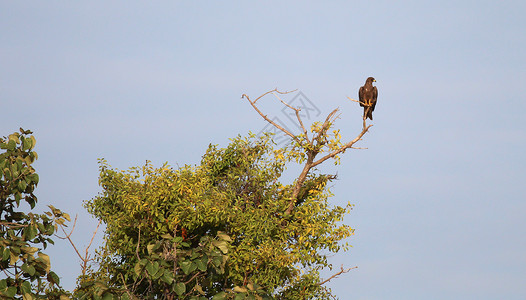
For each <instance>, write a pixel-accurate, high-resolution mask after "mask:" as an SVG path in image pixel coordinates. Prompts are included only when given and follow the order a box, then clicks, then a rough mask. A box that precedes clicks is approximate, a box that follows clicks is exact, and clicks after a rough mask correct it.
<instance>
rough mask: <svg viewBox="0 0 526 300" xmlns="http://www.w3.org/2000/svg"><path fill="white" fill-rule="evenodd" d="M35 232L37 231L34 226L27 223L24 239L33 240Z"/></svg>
mask: <svg viewBox="0 0 526 300" xmlns="http://www.w3.org/2000/svg"><path fill="white" fill-rule="evenodd" d="M37 233H38V231H37V228H36V226H35V225H29V226H27V227H26V228H25V230H24V238H25V239H26V241H31V240H33V239H34V238H35V236H36V235H37Z"/></svg>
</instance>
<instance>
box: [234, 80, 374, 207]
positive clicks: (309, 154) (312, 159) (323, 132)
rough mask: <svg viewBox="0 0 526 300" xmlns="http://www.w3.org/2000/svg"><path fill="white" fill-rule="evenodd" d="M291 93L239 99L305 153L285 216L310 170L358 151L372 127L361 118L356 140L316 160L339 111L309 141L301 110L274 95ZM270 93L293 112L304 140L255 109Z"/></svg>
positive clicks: (368, 107)
mask: <svg viewBox="0 0 526 300" xmlns="http://www.w3.org/2000/svg"><path fill="white" fill-rule="evenodd" d="M291 92H292V91H291ZM291 92H280V91H278V90H277V89H274V90H271V91H268V92H266V93H264V94H262V95H261V96H259V97H258V98H256V99H255V100H253V101H252V100H251V99H250V98H249V97H248V96H247V95H246V94H243V95H242V97H241V98H246V99H247V100H248V102H249V103H250V105H252V107H253V108H254V109H255V110H256V111H257V112H258V113H259V115H260V116H261V117H262V118H263V119H265V121H267V122H269V123H270V124H272V125H273V126H274V127H276V128H277V129H279V130H280V131H282V132H283V133H285V134H286V135H288V136H290V137H291V138H292V139H293V140H294V141H296V142H297V143H298V144H299V145H301V147H302V148H303V150H304V151H305V155H306V161H305V165H304V166H303V169H302V171H301V173H300V175H299V176H298V179H297V180H296V183H295V185H294V188H293V190H292V196H291V199H290V202H289V205H288V206H287V209H286V210H285V214H286V215H287V214H290V213H292V210H293V209H294V206H295V204H296V201H297V198H298V194H299V192H300V189H301V187H302V186H303V184H304V183H305V180H306V178H307V176H308V174H309V172H310V171H311V170H312V168H314V167H316V166H318V165H319V164H321V163H323V162H324V161H326V160H327V159H329V158H334V157H336V156H337V155H338V154H340V153H343V152H345V150H347V149H349V148H351V149H360V148H356V147H354V145H355V144H356V143H357V142H358V141H360V140H361V139H362V137H363V136H364V135H365V134H366V133H367V131H368V130H369V128H371V126H372V125H369V126H367V124H366V118H365V116H366V115H365V116H364V118H363V127H362V131H361V132H360V133H359V134H358V136H357V137H356V138H354V139H353V140H351V141H349V142H348V143H346V144H344V145H342V146H341V147H339V148H338V149H334V148H333V150H332V151H331V152H329V153H328V154H327V155H325V156H323V157H322V158H320V159H318V160H316V156H317V155H318V154H319V153H321V152H322V151H321V150H322V147H324V146H325V144H326V142H327V140H326V139H327V131H328V130H329V128H330V127H331V126H332V124H333V123H334V121H335V120H336V119H337V118H338V117H339V115H337V112H338V111H339V109H335V110H333V111H332V112H331V113H330V114H329V115H328V116H327V118H326V119H325V122H324V123H323V125H322V126H321V128H320V129H319V130H318V132H317V133H316V134H315V136H313V137H312V138H311V139H309V136H308V134H307V130H306V128H305V126H304V124H303V121H302V120H301V117H300V114H299V112H300V111H301V109H300V108H295V107H293V106H291V105H290V104H288V103H286V102H284V101H283V100H282V99H281V98H280V97H279V96H277V95H276V93H278V94H288V93H291ZM270 93H272V94H273V95H274V96H275V97H276V98H277V99H278V100H279V101H280V102H281V103H283V104H284V105H286V106H287V107H288V108H290V109H292V110H294V112H295V114H296V118H297V120H298V123H299V125H300V127H301V129H302V131H303V135H304V136H305V139H304V140H303V139H302V138H301V136H298V135H295V134H293V133H292V132H290V131H288V130H287V129H285V128H283V127H282V126H280V125H279V124H277V123H276V122H274V121H272V120H271V119H270V118H269V117H267V115H265V114H264V113H263V112H261V110H260V109H259V108H258V107H257V105H256V102H257V101H258V100H259V99H261V98H263V97H264V96H266V95H268V94H270ZM347 98H348V99H349V100H351V101H354V102H358V103H360V104H363V105H364V106H366V107H367V110H366V113H367V112H368V110H369V109H370V105H367V104H365V103H362V102H360V101H357V100H354V99H351V98H349V97H347Z"/></svg>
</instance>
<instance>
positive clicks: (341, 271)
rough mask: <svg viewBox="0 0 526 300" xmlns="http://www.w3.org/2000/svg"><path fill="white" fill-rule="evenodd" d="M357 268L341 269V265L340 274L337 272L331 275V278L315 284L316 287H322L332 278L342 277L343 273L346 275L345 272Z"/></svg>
mask: <svg viewBox="0 0 526 300" xmlns="http://www.w3.org/2000/svg"><path fill="white" fill-rule="evenodd" d="M357 268H358V266H356V267H352V268H348V269H343V265H342V266H341V270H340V272H338V273H336V274H334V275H332V276H331V277H329V278H327V279H325V280H324V281H322V282H318V283H316V285H324V284H326V283H327V282H329V281H331V280H332V279H334V278H336V277H338V276H340V275H342V274H343V273H347V272H349V271H350V270H353V269H357Z"/></svg>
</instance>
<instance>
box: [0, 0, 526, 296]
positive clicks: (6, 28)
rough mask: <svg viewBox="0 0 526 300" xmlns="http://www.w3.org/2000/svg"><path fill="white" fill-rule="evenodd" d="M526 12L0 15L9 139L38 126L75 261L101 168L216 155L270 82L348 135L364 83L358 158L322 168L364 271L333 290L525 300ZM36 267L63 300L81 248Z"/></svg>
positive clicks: (178, 6)
mask: <svg viewBox="0 0 526 300" xmlns="http://www.w3.org/2000/svg"><path fill="white" fill-rule="evenodd" d="M525 13H526V2H524V1H458V0H457V1H330V2H324V3H323V4H321V2H314V1H265V2H257V3H255V2H248V1H246V2H241V1H235V2H234V1H221V2H220V4H219V1H218V2H214V3H212V2H198V1H187V2H181V1H155V2H148V3H147V4H145V2H141V3H136V2H131V1H89V2H88V1H86V2H78V1H75V2H71V1H45V2H43V1H40V2H33V1H16V2H15V1H2V2H1V3H0V115H1V119H0V135H8V134H10V133H12V132H14V131H16V130H18V128H19V127H23V128H24V129H31V130H33V131H34V134H35V136H36V138H37V147H36V151H37V152H38V154H39V160H38V163H37V164H36V168H37V171H38V173H39V174H40V178H41V181H40V184H39V186H38V189H37V196H38V197H39V201H40V202H39V207H40V210H43V209H44V208H45V205H47V204H53V205H55V206H57V207H59V208H61V209H63V210H64V211H66V212H69V213H70V214H71V215H75V214H78V218H79V224H78V225H77V229H76V231H75V233H74V239H75V241H76V242H77V243H78V245H79V246H80V247H83V246H85V245H87V243H88V242H89V239H90V233H91V232H92V231H93V230H94V229H95V226H96V221H95V220H93V219H91V217H90V216H89V215H88V214H87V212H86V211H85V210H84V209H83V207H82V201H83V200H87V199H90V198H92V197H94V196H95V195H97V193H98V192H100V188H99V187H98V184H97V181H98V165H97V159H98V158H105V159H107V160H108V162H109V163H110V164H111V165H112V166H113V167H116V168H120V169H127V168H129V167H132V166H138V165H142V164H143V163H144V162H145V161H146V160H151V161H152V162H153V163H154V164H155V165H160V164H162V163H163V162H168V163H169V164H171V165H172V166H177V165H184V164H196V163H198V162H199V160H200V157H201V156H202V154H203V153H204V151H205V149H206V147H207V146H208V144H209V143H213V144H219V145H221V146H226V145H227V143H228V138H231V137H235V136H236V135H238V134H242V135H245V134H247V133H248V132H249V131H252V132H259V131H260V130H261V129H262V128H264V127H265V125H266V124H265V122H264V121H263V120H262V119H261V118H260V117H259V116H258V115H257V113H256V112H255V111H253V110H252V108H251V107H250V105H248V103H246V102H245V101H243V100H241V99H240V96H241V95H242V94H243V93H246V94H248V95H250V96H252V97H256V96H258V95H260V94H262V93H264V92H266V91H268V90H271V89H274V88H276V87H277V88H279V89H281V90H293V89H299V91H301V92H303V94H304V95H305V96H306V97H307V98H308V99H309V100H310V101H312V103H314V104H315V105H316V107H317V108H319V110H320V111H321V113H322V114H321V115H320V116H318V117H314V116H311V117H310V119H309V121H311V122H312V121H315V120H316V119H321V118H324V116H325V115H326V114H327V113H328V112H330V111H331V110H332V109H334V108H336V107H340V109H341V112H342V115H341V119H340V120H339V121H338V123H337V124H336V125H337V126H338V127H340V128H342V132H343V134H344V136H345V137H347V139H352V138H354V136H355V135H356V134H357V133H358V132H359V130H360V126H361V110H360V108H359V106H358V105H357V104H356V103H353V102H350V101H348V100H347V98H346V96H349V97H353V98H356V97H357V91H358V88H359V87H360V86H361V85H363V83H364V81H365V78H366V77H368V76H374V77H375V78H376V79H377V86H378V89H379V97H378V104H377V107H376V111H375V113H374V122H372V124H374V126H373V127H372V128H371V131H370V133H368V134H367V135H366V136H365V138H364V140H363V141H362V142H361V144H360V145H359V146H361V147H367V148H368V150H354V151H347V153H345V156H344V157H343V158H342V164H341V165H340V166H338V167H336V168H334V167H332V166H330V167H322V168H321V169H322V170H325V171H332V172H336V171H337V172H338V176H339V180H337V181H335V182H334V186H333V192H334V193H335V197H334V198H333V199H332V201H333V202H334V203H336V204H344V203H347V201H350V202H351V203H354V204H355V205H356V206H355V209H354V211H353V212H352V213H351V214H350V215H349V216H348V217H347V218H346V219H345V223H347V224H350V225H351V226H352V227H354V228H356V235H355V236H354V237H353V238H352V239H350V243H351V244H352V245H353V248H352V249H351V250H350V251H349V252H347V253H341V254H338V255H336V256H335V257H333V258H332V259H333V261H334V263H335V266H337V267H339V265H340V264H344V266H346V267H352V266H358V269H355V270H353V271H351V272H350V273H348V274H346V275H343V276H341V277H340V278H338V279H334V280H332V281H331V282H330V284H329V286H330V287H331V288H332V289H333V291H334V292H335V293H336V294H337V295H338V296H339V297H340V298H341V299H526V256H525V254H524V253H526V218H525V217H524V215H525V211H526V203H525V201H524V200H525V196H526V188H525V185H526V181H525V180H526V176H525V167H526V159H525V154H524V151H525V150H524V149H525V148H526V118H525V117H524V111H525V109H526V104H525V103H526V102H525V96H524V95H525V94H526V32H525V31H526V17H525ZM290 96H291V97H292V96H294V94H293V95H290ZM287 99H290V97H289V98H287ZM262 105H263V106H264V109H265V110H266V112H267V113H268V114H269V115H271V116H281V117H280V118H282V117H283V116H282V115H280V114H281V111H280V110H281V108H282V105H281V104H279V103H277V102H275V100H274V99H273V98H265V101H263V103H262ZM100 237H101V234H99V236H98V238H97V242H98V243H99V245H100ZM47 252H48V253H49V254H51V255H52V266H53V268H54V269H55V271H56V272H57V273H58V274H59V275H60V276H61V277H62V280H63V283H64V284H65V287H66V288H68V289H72V288H73V286H74V282H75V278H76V276H77V275H78V274H79V272H80V267H79V266H78V262H79V261H78V259H77V258H76V257H75V253H74V251H73V249H72V248H71V247H70V246H69V245H68V244H66V243H65V242H63V241H57V243H56V245H55V246H54V247H51V248H49V249H48V250H47ZM327 274H331V273H327ZM327 276H328V275H327Z"/></svg>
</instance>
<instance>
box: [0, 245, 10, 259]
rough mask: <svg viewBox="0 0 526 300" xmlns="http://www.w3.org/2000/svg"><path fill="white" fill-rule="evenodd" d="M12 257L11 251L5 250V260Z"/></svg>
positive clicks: (3, 255) (3, 256)
mask: <svg viewBox="0 0 526 300" xmlns="http://www.w3.org/2000/svg"><path fill="white" fill-rule="evenodd" d="M10 257H11V251H9V249H8V248H5V249H4V253H3V254H2V258H3V260H8V259H9V258H10Z"/></svg>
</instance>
